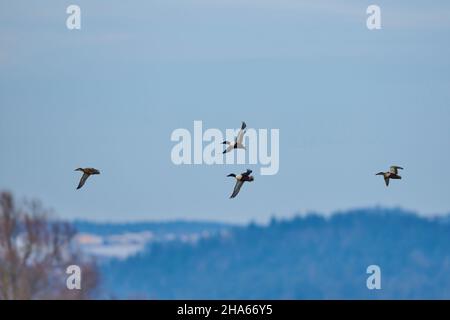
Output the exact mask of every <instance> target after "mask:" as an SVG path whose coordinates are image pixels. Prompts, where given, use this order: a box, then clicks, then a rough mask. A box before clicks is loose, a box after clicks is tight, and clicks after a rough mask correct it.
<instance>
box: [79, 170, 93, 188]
mask: <svg viewBox="0 0 450 320" xmlns="http://www.w3.org/2000/svg"><path fill="white" fill-rule="evenodd" d="M89 176H90V174H88V173H84V174H83V176H82V177H81V180H80V183H79V184H78V187H77V190H78V189H81V187H82V186H84V184H85V182H86V180H87V179H88V178H89Z"/></svg>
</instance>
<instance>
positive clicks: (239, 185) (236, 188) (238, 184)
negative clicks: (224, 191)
mask: <svg viewBox="0 0 450 320" xmlns="http://www.w3.org/2000/svg"><path fill="white" fill-rule="evenodd" d="M243 184H244V181H236V185H235V186H234V190H233V194H232V195H231V197H230V199H233V198H235V197H236V196H237V195H238V194H239V191H241V188H242V185H243Z"/></svg>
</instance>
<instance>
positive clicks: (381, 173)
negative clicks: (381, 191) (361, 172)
mask: <svg viewBox="0 0 450 320" xmlns="http://www.w3.org/2000/svg"><path fill="white" fill-rule="evenodd" d="M376 176H384V172H378V173H377V174H376Z"/></svg>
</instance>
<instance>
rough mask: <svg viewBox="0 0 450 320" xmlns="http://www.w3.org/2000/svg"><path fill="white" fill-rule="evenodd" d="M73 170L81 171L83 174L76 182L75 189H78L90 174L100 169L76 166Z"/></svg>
mask: <svg viewBox="0 0 450 320" xmlns="http://www.w3.org/2000/svg"><path fill="white" fill-rule="evenodd" d="M75 171H82V172H83V176H82V177H81V180H80V183H79V184H78V187H77V190H78V189H80V188H81V187H82V186H84V183H85V182H86V180H87V179H88V178H89V177H90V176H91V175H95V174H100V171H98V170H97V169H94V168H84V169H83V168H78V169H75Z"/></svg>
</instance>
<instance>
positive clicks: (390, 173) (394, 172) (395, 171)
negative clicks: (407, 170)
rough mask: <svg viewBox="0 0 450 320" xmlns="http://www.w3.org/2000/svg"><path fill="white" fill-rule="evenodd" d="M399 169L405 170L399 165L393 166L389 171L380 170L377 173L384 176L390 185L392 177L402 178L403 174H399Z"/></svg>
mask: <svg viewBox="0 0 450 320" xmlns="http://www.w3.org/2000/svg"><path fill="white" fill-rule="evenodd" d="M398 170H403V168H402V167H399V166H392V167H391V169H390V170H389V171H388V172H379V173H377V174H376V175H377V176H383V177H384V182H385V183H386V187H389V180H390V179H394V180H400V179H401V178H402V177H401V176H399V175H398Z"/></svg>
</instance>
